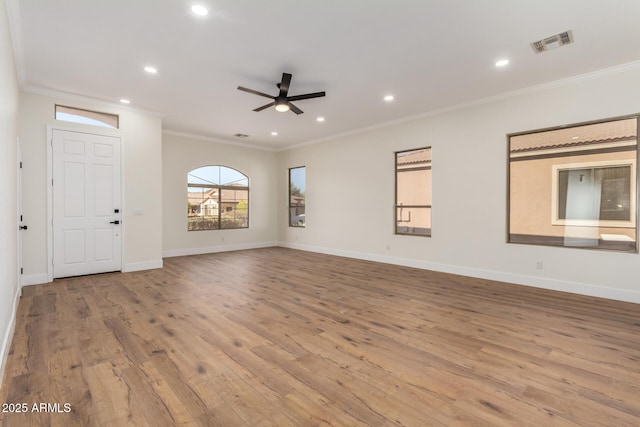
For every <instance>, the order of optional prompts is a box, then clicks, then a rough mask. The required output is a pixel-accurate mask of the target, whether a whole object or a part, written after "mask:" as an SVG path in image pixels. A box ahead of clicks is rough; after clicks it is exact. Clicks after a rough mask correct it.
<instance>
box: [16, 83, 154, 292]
mask: <svg viewBox="0 0 640 427" xmlns="http://www.w3.org/2000/svg"><path fill="white" fill-rule="evenodd" d="M55 104H62V105H68V106H71V107H77V108H84V109H88V110H96V111H102V112H107V113H112V114H118V115H119V116H120V129H119V130H118V131H111V130H109V129H104V128H99V127H95V126H90V125H79V124H72V123H66V122H61V121H56V120H54V108H55ZM19 112H20V113H19V117H20V128H19V135H20V141H21V143H22V156H23V163H24V168H23V185H22V193H23V214H24V221H25V223H26V224H27V225H28V226H29V231H28V232H27V233H25V234H24V242H23V254H24V260H23V266H24V277H23V283H24V284H35V283H44V282H46V281H47V265H48V257H49V255H48V251H47V141H46V139H47V126H54V127H63V128H68V129H72V130H74V129H75V130H83V131H88V132H97V133H104V132H106V133H110V134H117V135H120V136H121V137H122V146H123V156H122V162H123V170H124V180H123V183H124V209H125V211H124V213H125V215H124V216H123V220H124V221H123V229H124V233H125V241H124V262H123V270H124V271H133V270H141V269H147V268H156V267H161V266H162V130H161V118H160V117H159V116H156V115H153V114H148V113H144V112H140V111H137V110H134V109H129V108H124V107H119V106H115V105H112V104H106V103H100V102H98V101H90V100H85V99H81V98H77V99H73V98H59V97H57V96H55V95H52V96H45V95H40V94H34V93H28V92H21V93H20V109H19ZM135 212H138V213H140V214H134V213H135Z"/></svg>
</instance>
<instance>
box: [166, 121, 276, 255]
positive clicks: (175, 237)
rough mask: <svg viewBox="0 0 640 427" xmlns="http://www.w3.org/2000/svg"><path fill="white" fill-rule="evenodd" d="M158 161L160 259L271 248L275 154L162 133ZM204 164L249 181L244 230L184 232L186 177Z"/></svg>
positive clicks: (273, 217) (274, 196)
mask: <svg viewBox="0 0 640 427" xmlns="http://www.w3.org/2000/svg"><path fill="white" fill-rule="evenodd" d="M162 158H163V179H164V181H163V200H164V228H163V233H162V234H163V236H164V238H163V245H164V255H165V256H179V255H188V254H197V253H207V252H219V251H226V250H234V249H246V248H256V247H265V246H274V245H276V244H277V225H276V210H277V202H276V200H277V194H278V182H277V179H276V177H277V158H276V153H274V152H272V151H266V150H260V149H256V148H248V147H244V146H238V145H231V144H224V143H218V142H214V141H211V140H204V139H195V138H193V137H189V136H185V135H179V134H174V133H165V134H164V135H163V138H162ZM209 165H223V166H228V167H230V168H233V169H237V170H239V171H240V172H242V173H244V174H245V175H247V176H248V177H249V228H247V229H238V230H209V231H187V217H186V207H187V193H186V192H187V173H188V172H189V171H191V170H193V169H196V168H198V167H201V166H209Z"/></svg>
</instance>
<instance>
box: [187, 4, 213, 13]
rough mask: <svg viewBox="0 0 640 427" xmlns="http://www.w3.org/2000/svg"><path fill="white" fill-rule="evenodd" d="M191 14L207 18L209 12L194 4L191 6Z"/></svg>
mask: <svg viewBox="0 0 640 427" xmlns="http://www.w3.org/2000/svg"><path fill="white" fill-rule="evenodd" d="M191 12H193V13H195V14H196V15H198V16H207V14H208V13H209V10H208V9H207V8H206V7H204V6H203V5H201V4H194V5H193V6H191Z"/></svg>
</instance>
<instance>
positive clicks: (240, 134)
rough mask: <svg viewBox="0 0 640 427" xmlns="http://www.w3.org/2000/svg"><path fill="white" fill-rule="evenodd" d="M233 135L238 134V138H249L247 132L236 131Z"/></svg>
mask: <svg viewBox="0 0 640 427" xmlns="http://www.w3.org/2000/svg"><path fill="white" fill-rule="evenodd" d="M233 136H237V137H238V138H249V135H247V134H246V133H236V134H235V135H233Z"/></svg>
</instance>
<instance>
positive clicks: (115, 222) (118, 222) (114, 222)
mask: <svg viewBox="0 0 640 427" xmlns="http://www.w3.org/2000/svg"><path fill="white" fill-rule="evenodd" d="M109 224H120V221H118V220H117V219H116V220H115V221H111V222H110V223H109Z"/></svg>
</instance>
